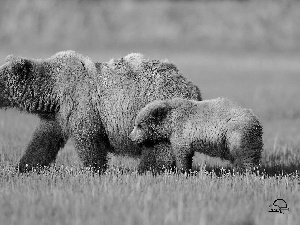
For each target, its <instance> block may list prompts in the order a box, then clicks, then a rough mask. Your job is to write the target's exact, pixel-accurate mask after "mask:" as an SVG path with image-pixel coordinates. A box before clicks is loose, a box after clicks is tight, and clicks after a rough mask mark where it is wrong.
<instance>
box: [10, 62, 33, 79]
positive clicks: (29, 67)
mask: <svg viewBox="0 0 300 225" xmlns="http://www.w3.org/2000/svg"><path fill="white" fill-rule="evenodd" d="M9 62H11V70H12V74H14V75H15V76H16V77H17V78H18V79H20V80H26V79H28V77H29V76H30V74H31V73H32V71H33V63H32V62H31V61H30V60H28V59H23V58H19V57H14V58H12V59H11V61H9Z"/></svg>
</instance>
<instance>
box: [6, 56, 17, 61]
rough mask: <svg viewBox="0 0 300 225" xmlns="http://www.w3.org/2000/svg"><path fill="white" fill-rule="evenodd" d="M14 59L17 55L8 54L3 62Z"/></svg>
mask: <svg viewBox="0 0 300 225" xmlns="http://www.w3.org/2000/svg"><path fill="white" fill-rule="evenodd" d="M16 59H17V57H15V56H14V55H8V56H6V58H5V62H11V61H13V60H16Z"/></svg>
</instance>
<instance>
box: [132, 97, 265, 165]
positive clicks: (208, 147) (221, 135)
mask: <svg viewBox="0 0 300 225" xmlns="http://www.w3.org/2000/svg"><path fill="white" fill-rule="evenodd" d="M130 138H131V139H132V140H133V141H134V142H136V143H138V144H141V145H143V144H145V145H146V146H156V145H157V144H158V143H160V142H165V143H167V142H169V144H170V148H171V150H168V148H167V147H166V146H165V147H164V148H162V149H161V151H163V152H166V155H170V153H169V152H170V151H172V152H173V156H175V161H176V166H177V168H178V169H180V170H183V171H188V170H190V169H192V157H193V155H194V153H195V152H200V153H204V154H207V155H209V156H214V157H220V158H222V159H226V160H230V161H231V162H232V163H233V164H234V165H236V166H237V167H238V168H240V169H245V168H250V167H252V166H255V165H257V164H258V163H259V160H260V158H261V152H262V148H263V140H262V126H261V124H260V122H259V120H258V118H257V117H256V115H254V113H253V112H252V110H249V109H244V108H242V107H240V106H238V105H237V104H236V103H234V102H232V101H231V100H228V99H226V98H217V99H212V100H205V101H194V100H187V99H181V98H174V99H171V100H157V101H154V102H152V103H150V104H148V105H147V106H146V107H144V108H143V109H142V110H141V111H140V112H139V113H138V115H137V117H136V120H135V126H134V129H133V131H132V132H131V134H130ZM147 149H148V151H151V148H149V147H148V148H147ZM157 152H158V150H157V148H155V150H154V153H153V155H154V156H152V157H155V154H158V153H157ZM148 154H151V153H149V152H148ZM159 154H163V153H159ZM149 158H150V157H149ZM160 158H161V156H160ZM166 158H167V157H166ZM170 160H172V159H170ZM152 161H153V160H152ZM145 164H146V163H145ZM169 164H170V162H167V165H169Z"/></svg>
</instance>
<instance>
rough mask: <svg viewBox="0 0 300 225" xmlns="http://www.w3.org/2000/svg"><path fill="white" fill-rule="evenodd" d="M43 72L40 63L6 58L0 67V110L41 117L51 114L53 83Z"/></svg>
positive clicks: (17, 58)
mask: <svg viewBox="0 0 300 225" xmlns="http://www.w3.org/2000/svg"><path fill="white" fill-rule="evenodd" d="M45 70H46V68H45V66H44V65H42V62H41V61H40V60H31V59H26V58H21V57H14V56H13V55H9V56H7V57H6V63H5V64H4V65H2V66H1V67H0V108H10V107H16V108H18V109H20V110H23V111H28V112H30V113H44V114H47V113H49V112H52V111H53V110H55V108H56V104H55V103H56V102H55V101H54V100H53V95H52V89H53V85H54V80H53V79H51V77H50V76H48V75H46V72H45Z"/></svg>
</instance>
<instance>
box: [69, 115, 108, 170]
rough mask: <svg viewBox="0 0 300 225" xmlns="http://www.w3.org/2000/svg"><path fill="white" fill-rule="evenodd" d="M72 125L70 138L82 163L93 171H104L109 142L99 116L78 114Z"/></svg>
mask: <svg viewBox="0 0 300 225" xmlns="http://www.w3.org/2000/svg"><path fill="white" fill-rule="evenodd" d="M79 115H80V114H79ZM72 126H73V127H72V129H71V130H72V131H71V132H72V138H73V140H74V145H75V148H76V151H77V152H78V155H79V158H80V159H81V161H82V162H83V165H84V166H85V167H89V168H90V169H92V170H93V171H95V172H99V173H103V172H105V170H106V168H107V153H108V150H109V149H110V144H109V140H108V137H107V135H106V133H105V131H104V127H103V125H102V123H101V121H100V120H99V117H97V115H90V116H78V117H77V121H76V122H73V123H72Z"/></svg>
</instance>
